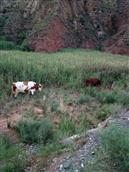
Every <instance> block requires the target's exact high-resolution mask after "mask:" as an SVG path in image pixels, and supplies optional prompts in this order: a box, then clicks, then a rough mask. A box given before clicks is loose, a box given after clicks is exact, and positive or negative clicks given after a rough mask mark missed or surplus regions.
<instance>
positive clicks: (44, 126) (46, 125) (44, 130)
mask: <svg viewBox="0 0 129 172" xmlns="http://www.w3.org/2000/svg"><path fill="white" fill-rule="evenodd" d="M37 136H38V140H39V143H43V144H46V143H47V142H50V141H51V140H52V139H53V127H52V124H51V123H50V122H49V121H48V120H47V119H45V120H43V121H42V122H41V123H40V127H39V129H38V131H37Z"/></svg>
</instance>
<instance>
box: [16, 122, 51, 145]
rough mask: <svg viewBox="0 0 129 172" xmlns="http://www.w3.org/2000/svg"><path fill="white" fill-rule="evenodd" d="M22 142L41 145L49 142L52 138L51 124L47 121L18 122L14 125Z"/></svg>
mask: <svg viewBox="0 0 129 172" xmlns="http://www.w3.org/2000/svg"><path fill="white" fill-rule="evenodd" d="M16 130H17V131H18V132H19V134H20V137H21V140H22V142H25V143H29V144H30V143H43V144H46V143H47V142H49V141H51V140H52V138H53V128H52V124H51V123H50V122H49V121H48V120H47V119H44V120H41V121H36V120H35V121H33V120H31V121H25V120H24V121H20V122H18V123H17V125H16Z"/></svg>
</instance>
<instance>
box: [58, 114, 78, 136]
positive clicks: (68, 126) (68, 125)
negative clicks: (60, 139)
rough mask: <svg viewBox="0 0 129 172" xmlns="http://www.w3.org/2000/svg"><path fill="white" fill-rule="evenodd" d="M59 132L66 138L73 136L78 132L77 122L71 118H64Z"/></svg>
mask: <svg viewBox="0 0 129 172" xmlns="http://www.w3.org/2000/svg"><path fill="white" fill-rule="evenodd" d="M58 130H59V133H60V134H61V136H64V137H68V136H72V135H73V134H75V132H76V125H75V122H74V121H73V120H72V119H71V118H69V117H67V118H63V120H62V121H61V123H60V125H59V129H58Z"/></svg>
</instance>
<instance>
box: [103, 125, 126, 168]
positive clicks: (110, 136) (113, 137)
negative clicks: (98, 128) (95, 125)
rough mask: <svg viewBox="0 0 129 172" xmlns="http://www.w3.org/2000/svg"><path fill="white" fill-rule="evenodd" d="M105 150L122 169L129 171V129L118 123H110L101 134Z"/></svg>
mask: <svg viewBox="0 0 129 172" xmlns="http://www.w3.org/2000/svg"><path fill="white" fill-rule="evenodd" d="M101 143H102V147H103V148H104V150H105V151H106V152H107V154H108V155H109V156H110V158H111V159H112V161H114V163H116V164H117V165H118V166H119V167H120V168H121V170H122V171H129V163H128V161H129V131H128V130H127V129H126V128H124V127H120V126H118V125H110V126H109V127H108V128H107V129H105V130H104V131H103V132H102V134H101Z"/></svg>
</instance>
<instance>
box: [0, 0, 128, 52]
mask: <svg viewBox="0 0 129 172" xmlns="http://www.w3.org/2000/svg"><path fill="white" fill-rule="evenodd" d="M0 7H1V8H0V21H1V22H0V35H5V36H6V37H7V38H8V39H9V40H13V41H15V42H17V43H22V42H24V41H26V42H27V43H28V45H29V46H30V47H31V48H32V49H33V50H35V51H44V52H53V51H58V50H60V49H61V48H67V47H72V48H92V49H96V48H98V49H99V48H101V49H104V50H105V51H110V52H113V53H120V54H129V36H128V35H129V33H128V21H129V12H128V9H129V2H128V0H125V1H124V2H123V0H112V1H111V0H110V1H108V0H22V1H21V0H1V1H0ZM120 48H121V49H120ZM118 50H119V51H118Z"/></svg>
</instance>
